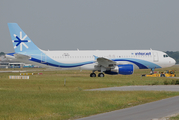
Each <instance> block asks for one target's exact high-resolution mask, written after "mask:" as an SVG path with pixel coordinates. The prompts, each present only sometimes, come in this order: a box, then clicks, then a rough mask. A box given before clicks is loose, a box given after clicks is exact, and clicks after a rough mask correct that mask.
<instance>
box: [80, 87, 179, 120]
mask: <svg viewBox="0 0 179 120" xmlns="http://www.w3.org/2000/svg"><path fill="white" fill-rule="evenodd" d="M138 90H143V91H151V90H152V91H179V86H178V85H154V86H123V87H110V88H99V89H90V90H87V91H138ZM176 113H179V96H176V97H172V98H167V99H163V100H159V101H155V102H151V103H146V104H143V105H138V106H134V107H131V108H126V109H121V110H116V111H112V112H107V113H102V114H98V115H93V116H89V117H85V118H81V119H78V120H158V119H159V118H162V117H166V116H169V115H172V114H176Z"/></svg>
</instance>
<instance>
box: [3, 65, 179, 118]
mask: <svg viewBox="0 0 179 120" xmlns="http://www.w3.org/2000/svg"><path fill="white" fill-rule="evenodd" d="M169 69H175V70H177V71H178V70H179V68H178V67H174V68H169ZM14 70H19V69H14ZM22 70H23V69H22ZM27 70H31V69H27ZM33 70H36V69H33ZM37 70H41V72H42V73H43V75H34V76H30V79H29V80H10V79H8V76H9V75H19V73H0V119H1V120H16V119H17V120H26V119H33V120H64V119H76V118H80V117H84V116H89V115H93V114H98V113H104V112H108V111H112V110H118V109H122V108H127V107H131V106H135V105H139V104H144V103H148V102H152V101H156V100H160V99H164V98H168V97H172V96H177V95H179V92H164V91H163V92H162V91H128V92H127V91H121V92H119V91H84V90H85V89H92V88H102V87H113V86H125V85H149V84H150V85H151V84H153V83H155V82H157V84H163V82H164V81H165V80H168V81H172V79H169V78H146V77H143V78H141V74H145V73H149V70H136V71H135V73H134V74H133V75H130V76H123V75H117V76H109V75H106V76H105V77H104V78H98V77H96V78H90V77H89V74H90V71H82V72H80V71H44V69H37ZM64 80H66V85H65V86H64Z"/></svg>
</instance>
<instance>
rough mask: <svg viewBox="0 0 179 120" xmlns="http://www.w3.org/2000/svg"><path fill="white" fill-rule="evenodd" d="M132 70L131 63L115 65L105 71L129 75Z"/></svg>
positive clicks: (111, 73)
mask: <svg viewBox="0 0 179 120" xmlns="http://www.w3.org/2000/svg"><path fill="white" fill-rule="evenodd" d="M133 72H134V66H133V65H132V64H125V65H117V66H116V67H115V68H114V69H111V70H107V71H105V73H106V74H110V75H116V74H122V75H131V74H133Z"/></svg>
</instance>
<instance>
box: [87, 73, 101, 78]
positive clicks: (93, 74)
mask: <svg viewBox="0 0 179 120" xmlns="http://www.w3.org/2000/svg"><path fill="white" fill-rule="evenodd" d="M90 77H96V74H95V73H91V74H90ZM98 77H104V74H103V73H99V74H98Z"/></svg>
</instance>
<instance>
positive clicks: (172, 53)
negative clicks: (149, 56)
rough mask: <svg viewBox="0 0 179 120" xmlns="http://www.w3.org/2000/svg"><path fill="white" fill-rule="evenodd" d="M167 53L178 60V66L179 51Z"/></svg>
mask: <svg viewBox="0 0 179 120" xmlns="http://www.w3.org/2000/svg"><path fill="white" fill-rule="evenodd" d="M165 53H167V54H168V55H169V56H170V57H172V58H174V59H175V60H176V64H179V51H176V52H173V51H167V52H165Z"/></svg>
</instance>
